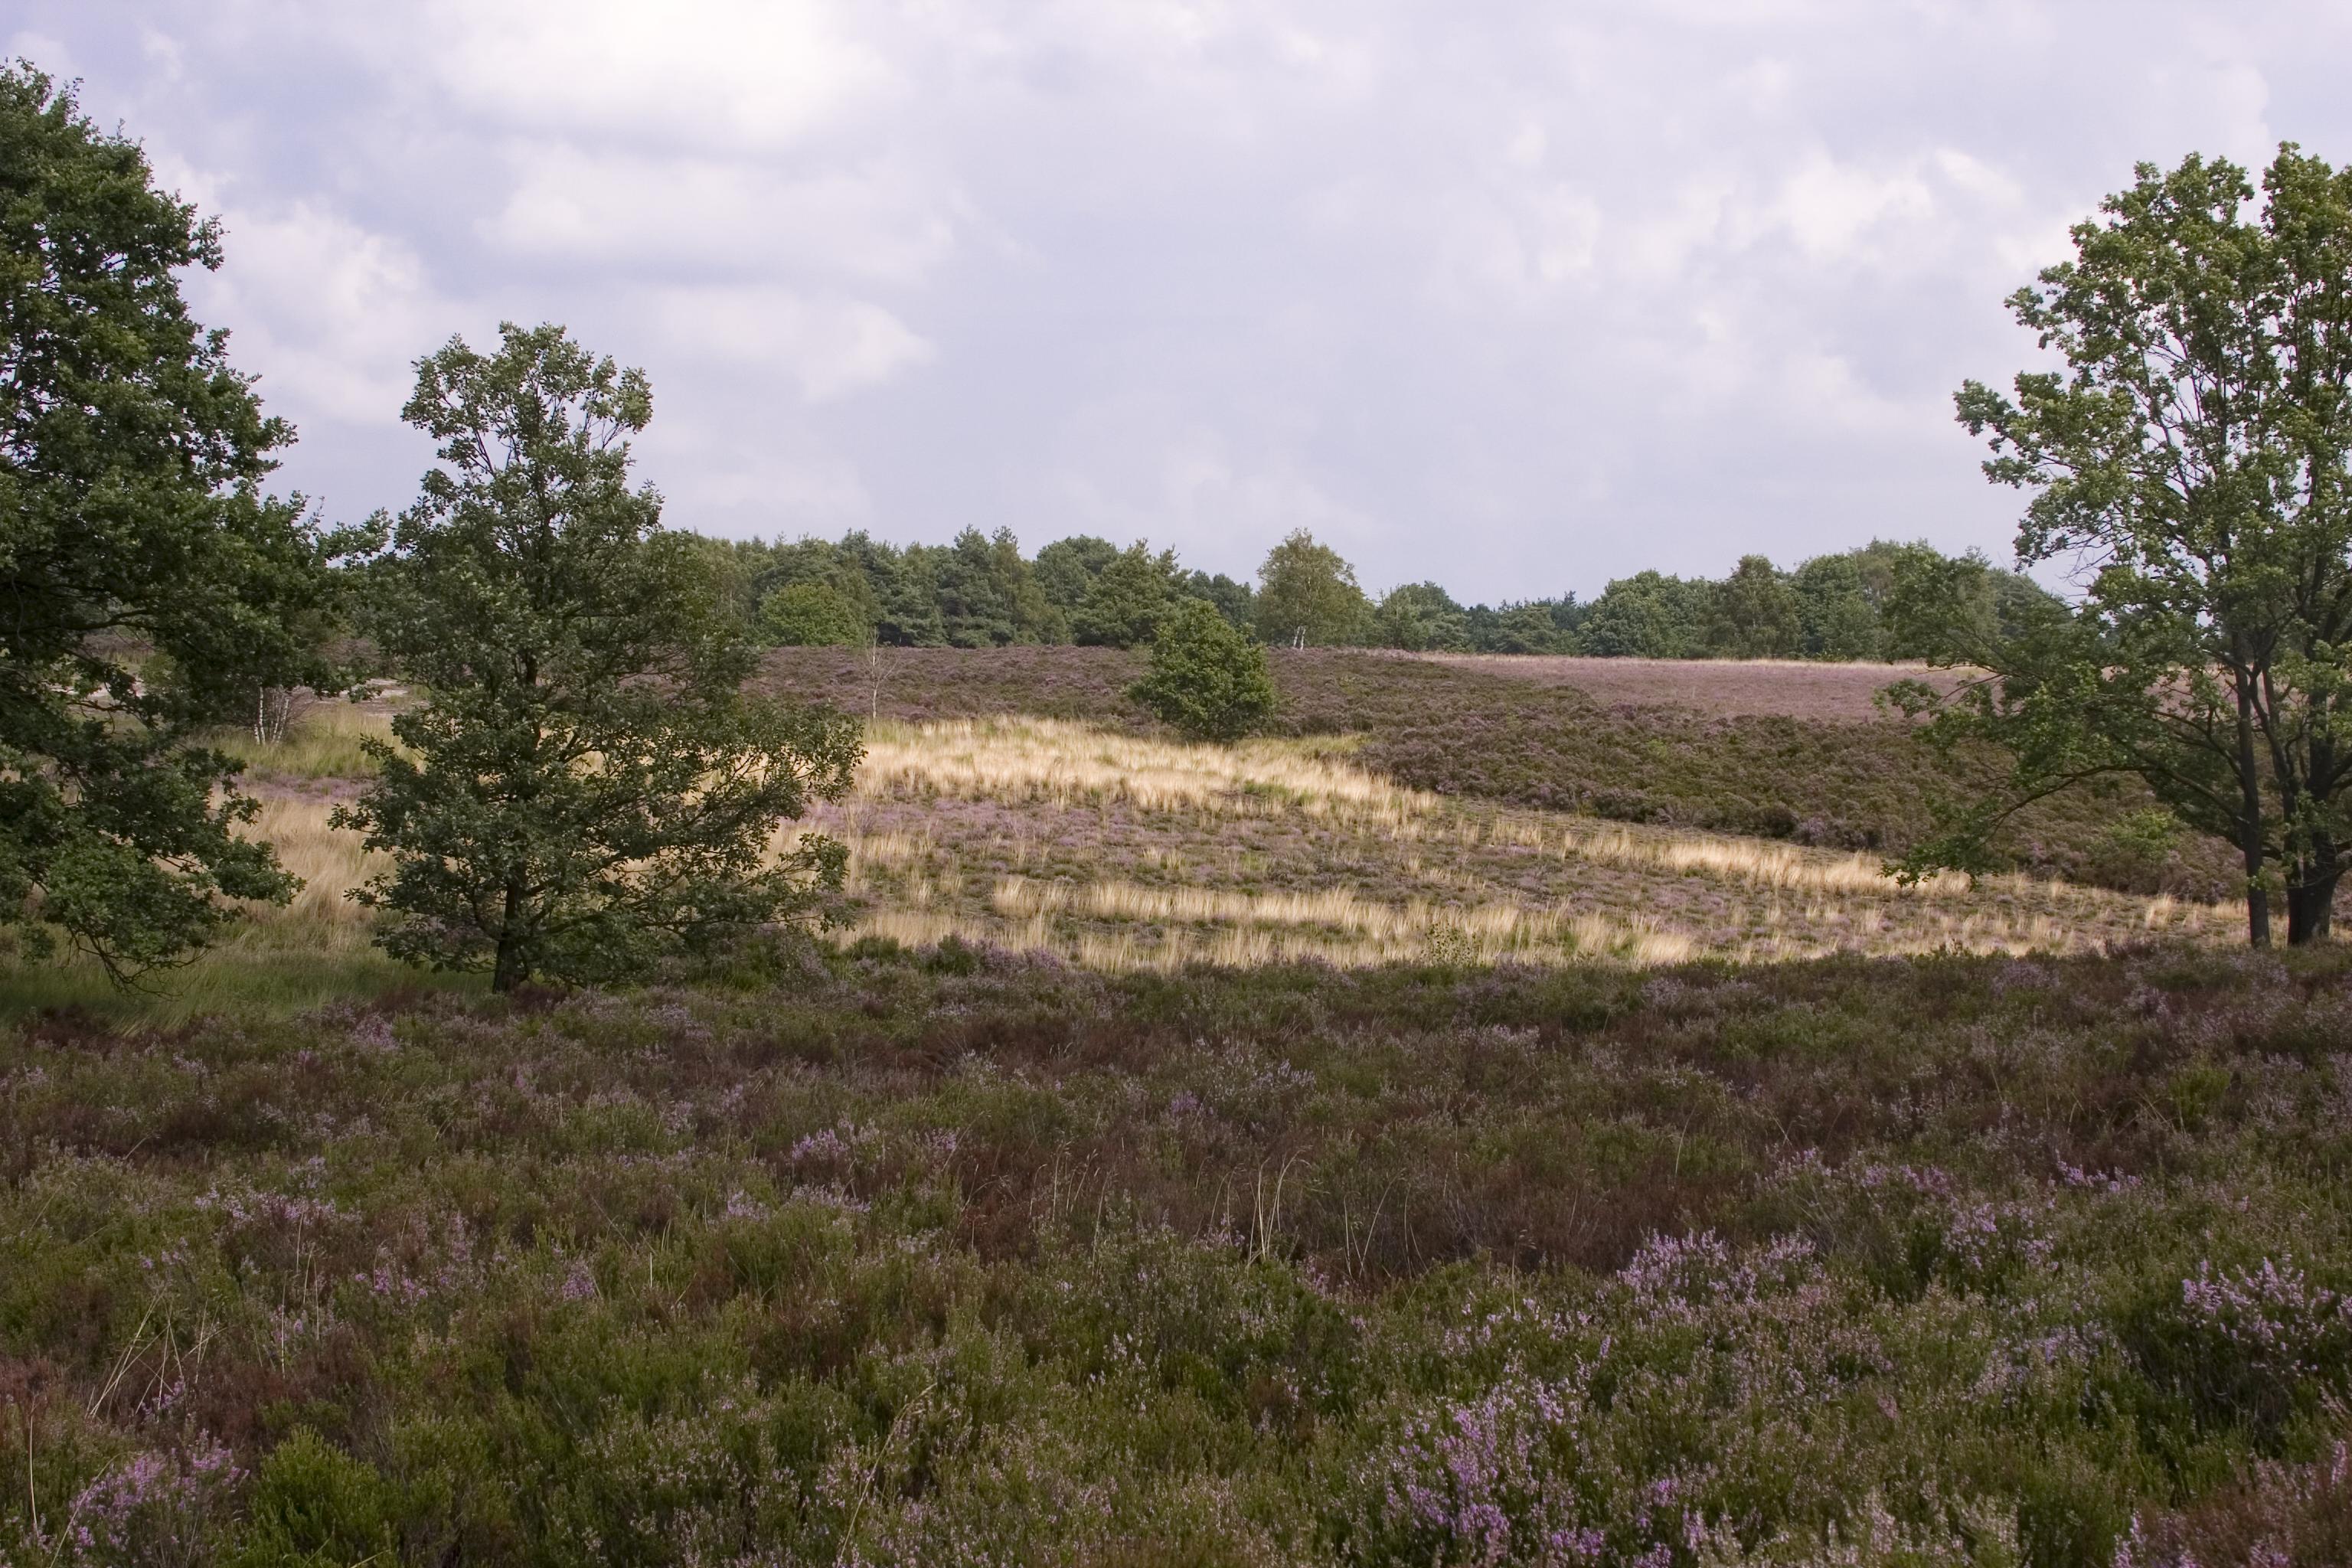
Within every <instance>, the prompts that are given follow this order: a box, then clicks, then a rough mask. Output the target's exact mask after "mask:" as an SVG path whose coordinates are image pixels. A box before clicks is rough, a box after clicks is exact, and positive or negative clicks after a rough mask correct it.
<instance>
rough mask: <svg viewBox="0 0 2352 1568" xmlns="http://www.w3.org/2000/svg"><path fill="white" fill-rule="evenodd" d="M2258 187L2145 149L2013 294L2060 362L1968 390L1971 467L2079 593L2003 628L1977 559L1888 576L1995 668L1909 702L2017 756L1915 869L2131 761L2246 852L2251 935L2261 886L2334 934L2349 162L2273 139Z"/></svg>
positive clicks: (1932, 632)
mask: <svg viewBox="0 0 2352 1568" xmlns="http://www.w3.org/2000/svg"><path fill="white" fill-rule="evenodd" d="M2263 193H2264V199H2263V204H2262V205H2261V206H2260V208H2259V209H2258V210H2253V211H2250V210H2249V209H2250V207H2251V206H2252V203H2253V200H2254V191H2253V187H2252V185H2251V184H2249V182H2248V179H2247V176H2246V174H2245V173H2244V171H2242V170H2240V169H2238V168H2236V167H2235V166H2233V165H2231V164H2230V163H2224V162H2220V161H2215V162H2212V163H2207V162H2206V161H2204V160H2203V159H2201V158H2198V157H2193V156H2192V157H2190V158H2189V159H2188V160H2186V161H2185V162H2183V163H2181V164H2180V166H2179V168H2177V169H2174V170H2173V171H2171V172H2170V173H2169V174H2167V173H2165V172H2163V171H2161V170H2159V169H2158V168H2157V167H2156V166H2155V165H2153V164H2143V165H2141V167H2140V168H2139V170H2138V177H2137V183H2136V184H2134V185H2133V187H2132V188H2131V189H2130V190H2128V191H2126V192H2124V193H2123V194H2121V195H2116V196H2111V197H2109V198H2108V200H2107V201H2106V203H2105V205H2104V206H2103V208H2102V213H2103V215H2104V216H2103V218H2102V219H2099V220H2093V221H2089V222H2085V223H2083V224H2080V225H2078V226H2076V227H2075V228H2074V251H2075V256H2074V259H2073V260H2072V261H2067V262H2062V263H2060V264H2059V265H2057V266H2054V267H2052V268H2048V269H2047V270H2045V271H2043V272H2042V275H2041V279H2040V284H2039V286H2038V287H2028V288H2025V289H2020V290H2019V291H2018V292H2017V293H2016V294H2015V295H2013V296H2011V300H2010V305H2011V310H2013V311H2014V312H2015V314H2016V316H2017V319H2018V321H2020V322H2021V324H2022V325H2024V326H2025V327H2027V328H2029V329H2030V330H2032V331H2033V332H2034V333H2035V334H2036V336H2037V339H2038V341H2039V342H2040V343H2041V345H2042V347H2043V348H2045V349H2048V350H2052V351H2054V352H2055V353H2057V354H2058V355H2059V356H2060V358H2061V359H2063V363H2064V368H2063V370H2053V371H2039V372H2030V373H2026V374H2021V375H2019V376H2018V377H2017V378H2016V383H2015V392H2014V395H2003V394H2001V393H1999V392H1996V391H1994V390H1992V389H1991V388H1990V387H1987V386H1984V385H1982V384H1979V383H1976V382H1969V383H1968V384H1966V385H1964V386H1963V387H1962V388H1961V390H1960V392H1959V394H1958V400H1957V401H1958V414H1959V418H1960V421H1961V423H1962V424H1963V425H1965V426H1967V427H1968V428H1969V431H1970V433H1971V434H1975V435H1980V436H1989V437H1990V442H1991V447H1992V452H1993V456H1992V458H1991V460H1990V461H1989V462H1987V463H1986V464H1985V472H1986V474H1987V476H1988V477H1989V478H1990V479H1993V480H1994V481H1995V482H1997V483H2000V484H2006V485H2013V486H2017V487H2020V488H2021V489H2028V490H2030V491H2032V492H2033V494H2032V500H2031V502H2030V503H2029V504H2028V506H2027V508H2026V511H2025V516H2024V519H2023V521H2022V522H2021V525H2020V527H2019V531H2018V538H2017V554H2018V559H2019V561H2020V563H2034V562H2042V561H2051V560H2057V559H2064V560H2067V561H2070V562H2072V563H2075V564H2076V565H2077V566H2078V567H2079V568H2080V569H2081V571H2082V573H2083V574H2085V575H2086V576H2087V588H2086V591H2085V592H2084V595H2083V597H2082V600H2081V602H2080V603H2079V604H2077V605H2074V606H2071V607H2069V606H2065V605H2057V604H2055V603H2054V602H2045V603H2035V602H2033V601H2032V600H2030V599H2018V600H2015V601H2014V602H2012V603H2011V605H2009V606H2008V614H2009V615H2010V616H2011V620H2012V623H2013V626H2012V632H2011V636H2009V637H1987V636H1985V635H1984V634H1983V632H1982V630H1981V624H1980V622H1976V623H1972V621H1971V618H1970V617H1969V616H1968V615H1967V613H1966V603H1967V596H1968V595H1969V593H1970V592H1971V590H1972V589H1975V588H1976V587H1977V586H1978V584H1976V583H1975V582H1974V581H1973V579H1975V578H1978V577H1980V576H1981V569H1980V568H1979V567H1978V566H1976V565H1975V564H1974V563H1947V564H1946V565H1945V566H1944V567H1943V568H1941V569H1939V570H1937V571H1935V572H1929V573H1923V574H1916V576H1915V579H1914V580H1913V582H1911V583H1910V584H1906V589H1905V591H1904V592H1903V593H1902V594H1901V595H1899V599H1900V605H1899V609H1900V612H1901V615H1902V617H1903V619H1904V620H1905V622H1906V625H1909V626H1914V627H1918V626H1924V627H1925V628H1927V639H1928V640H1929V642H1930V643H1931V645H1932V646H1933V647H1935V651H1936V652H1937V654H1938V655H1939V656H1940V657H1941V658H1944V659H1946V660H1949V661H1963V660H1964V661H1969V662H1973V663H1976V664H1978V665H1979V666H1981V667H1982V668H1985V669H1987V670H1989V671H1990V672H1991V673H1990V678H1989V679H1982V680H1979V681H1976V682H1973V683H1971V684H1969V685H1967V686H1964V687H1963V688H1962V689H1960V691H1959V692H1958V694H1957V695H1956V696H1955V697H1953V698H1952V699H1950V700H1947V701H1943V702H1937V700H1935V695H1934V693H1932V692H1930V691H1928V690H1927V689H1926V688H1925V687H1924V686H1921V685H1918V684H1916V683H1914V684H1913V685H1912V686H1911V687H1909V688H1907V689H1906V691H1905V694H1904V695H1905V700H1906V703H1907V705H1908V706H1910V707H1911V709H1912V710H1914V711H1917V712H1927V713H1932V714H1934V715H1935V720H1934V732H1936V733H1937V734H1938V735H1939V736H1940V737H1941V738H1942V739H1944V740H1945V741H1947V742H1958V741H1959V740H1963V739H1967V738H1970V737H1984V738H1989V739H1991V740H1995V741H1998V742H2001V743H2002V744H2004V745H2006V746H2007V747H2008V748H2009V750H2010V751H2011V753H2012V754H2013V755H2014V757H2015V758H2016V767H2015V772H2014V774H2013V776H2012V777H2011V780H2010V783H2009V787H2008V788H2007V790H2006V791H2005V792H2003V794H2002V795H2000V796H1999V797H1997V798H1995V799H1991V800H1988V801H1982V802H1978V803H1975V804H1974V805H1972V806H1971V807H1970V808H1969V810H1967V811H1966V812H1964V813H1962V814H1960V816H1958V818H1957V820H1956V821H1955V822H1954V823H1952V824H1951V825H1950V826H1949V830H1948V832H1947V833H1946V834H1945V835H1944V836H1942V837H1940V838H1938V839H1937V841H1936V842H1934V843H1932V844H1930V845H1928V846H1927V847H1923V849H1922V851H1921V852H1920V853H1919V854H1918V855H1917V856H1916V857H1914V858H1913V859H1912V861H1911V862H1910V863H1909V865H1908V869H1911V870H1914V871H1916V870H1919V869H1921V868H1925V867H1927V866H1928V865H1932V864H1949V865H1960V866H1964V867H1973V866H1975V865H1977V864H1979V863H1980V862H1981V861H1982V859H1983V858H1984V847H1983V846H1984V840H1985V837H1986V835H1987V834H1988V833H1989V832H1990V829H1991V827H1992V826H1994V825H1996V824H1997V823H1998V822H1999V821H2000V820H2001V819H2002V818H2003V817H2004V816H2006V815H2007V814H2008V813H2009V812H2010V811H2011V810H2013V809H2015V807H2016V806H2017V805H2019V804H2021V803H2022V802H2024V801H2027V800H2032V799H2034V798H2038V797H2039V796H2041V795H2046V794H2049V793H2051V792H2053V791H2055V790H2058V789H2063V788H2065V787H2068V786H2069V785H2072V784H2077V783H2080V782H2082V781H2084V780H2087V779H2095V778H2099V777H2103V776H2107V775H2114V774H2131V775H2136V776H2137V777H2138V778H2139V779H2141V780H2143V781H2144V782H2145V783H2146V784H2147V787H2148V788H2149V789H2150V790H2151V791H2153V792H2154V793H2155V795H2156V797H2157V798H2158V800H2159V801H2161V802H2162V803H2163V804H2164V805H2166V806H2167V807H2168V808H2169V809H2170V810H2171V811H2172V813H2173V814H2174V815H2175V816H2178V817H2179V819H2180V820H2181V821H2182V822H2184V823H2187V824H2188V825H2189V826H2194V827H2199V828H2202V829H2204V830H2205V831H2207V832H2210V833H2213V834H2216V835H2218V836H2221V837H2225V838H2227V839H2229V840H2230V841H2231V842H2232V843H2234V844H2235V845H2236V846H2237V847H2238V849H2239V851H2240V854H2241V856H2242V860H2243V863H2244V868H2245V879H2246V917H2247V932H2248V936H2249V939H2250V940H2251V941H2252V942H2253V943H2254V944H2255V945H2257V946H2260V945H2263V944H2265V943H2267V942H2268V941H2269V940H2270V903H2271V896H2272V893H2273V888H2274V887H2276V888H2279V889H2283V890H2284V895H2285V900H2286V906H2287V940H2288V941H2289V942H2295V943H2301V942H2313V941H2316V940H2318V939H2320V938H2321V937H2324V936H2325V935H2326V932H2327V931H2328V927H2329V924H2330V921H2331V918H2332V910H2333V906H2334V900H2335V892H2336V881H2337V879H2339V877H2340V876H2341V875H2342V872H2343V868H2344V854H2345V846H2346V844H2347V837H2352V823H2347V792H2352V746H2347V744H2346V741H2347V717H2352V715H2347V695H2352V679H2347V678H2352V666H2347V660H2352V560H2347V551H2352V485H2347V454H2348V453H2352V171H2346V172H2344V173H2338V172H2336V171H2335V170H2332V169H2330V168H2329V167H2328V166H2327V164H2326V163H2323V162H2321V161H2320V160H2318V159H2316V158H2310V157H2305V156H2304V155H2302V154H2301V153H2298V152H2297V151H2296V150H2295V148H2294V146H2293V145H2292V144H2289V145H2286V146H2283V147H2282V148H2281V149H2280V151H2279V154H2278V157H2277V158H2276V160H2275V161H2274V162H2273V163H2272V164H2271V166H2270V168H2269V170H2268V172H2267V173H2266V174H2265V175H2264V176H2263Z"/></svg>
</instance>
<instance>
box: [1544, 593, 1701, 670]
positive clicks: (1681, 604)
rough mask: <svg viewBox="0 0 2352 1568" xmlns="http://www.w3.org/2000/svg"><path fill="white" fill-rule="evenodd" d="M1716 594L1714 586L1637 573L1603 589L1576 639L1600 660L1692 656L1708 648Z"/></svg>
mask: <svg viewBox="0 0 2352 1568" xmlns="http://www.w3.org/2000/svg"><path fill="white" fill-rule="evenodd" d="M1714 595H1715V584H1712V583H1707V582H1703V581H1697V580H1692V579H1685V578H1682V577H1669V576H1667V575H1666V574H1664V573H1662V572H1636V573H1635V574H1633V575H1632V576H1631V577H1620V578H1617V579H1616V580H1615V581H1613V582H1612V583H1611V584H1609V585H1608V586H1607V587H1606V588H1604V589H1602V590H1601V597H1599V598H1597V599H1595V600H1593V601H1592V603H1591V605H1589V606H1588V607H1587V608H1586V610H1585V613H1584V619H1583V623H1582V625H1581V626H1579V627H1578V630H1577V640H1578V642H1579V644H1580V646H1581V647H1582V648H1583V650H1584V651H1585V652H1586V653H1589V654H1595V655H1598V656H1600V657H1601V658H1696V657H1698V655H1699V654H1700V653H1702V652H1703V651H1705V648H1706V627H1707V618H1708V612H1709V607H1710V601H1711V600H1712V599H1713V597H1714Z"/></svg>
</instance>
